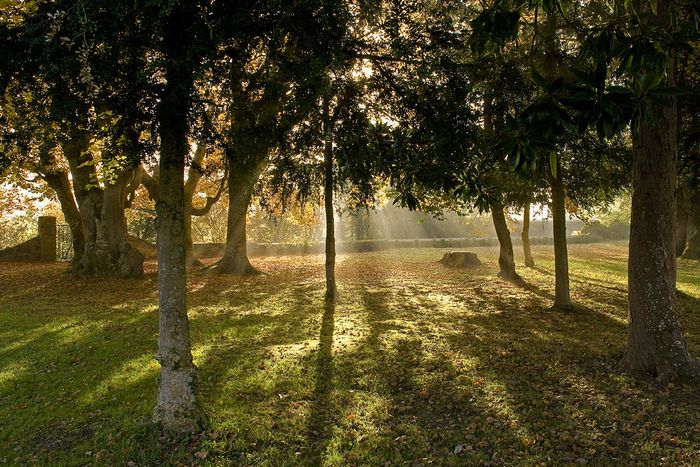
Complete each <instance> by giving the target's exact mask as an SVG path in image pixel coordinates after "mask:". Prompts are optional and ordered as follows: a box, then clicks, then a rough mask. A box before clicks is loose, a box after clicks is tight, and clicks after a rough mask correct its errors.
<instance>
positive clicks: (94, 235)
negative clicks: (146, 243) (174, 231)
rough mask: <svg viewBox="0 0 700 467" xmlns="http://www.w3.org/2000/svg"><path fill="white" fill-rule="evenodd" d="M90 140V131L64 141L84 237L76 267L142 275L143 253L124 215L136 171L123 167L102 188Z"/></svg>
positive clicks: (86, 271)
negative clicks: (130, 184) (126, 200)
mask: <svg viewBox="0 0 700 467" xmlns="http://www.w3.org/2000/svg"><path fill="white" fill-rule="evenodd" d="M89 144H90V138H89V135H87V134H83V135H79V136H77V137H75V138H74V139H72V140H71V141H68V142H65V143H63V144H62V148H63V153H64V155H65V157H66V159H67V160H68V165H69V167H70V170H71V175H72V177H73V191H74V192H75V199H76V200H77V202H78V210H79V213H80V220H81V228H82V233H83V239H84V243H83V250H82V253H81V254H80V255H79V258H80V259H79V260H77V261H75V262H74V264H73V270H74V271H75V272H77V273H78V274H83V275H88V276H96V275H99V276H103V275H115V276H119V277H142V276H143V255H141V253H139V252H138V250H136V248H134V246H133V245H132V244H131V242H130V241H129V237H128V235H127V233H126V218H125V216H124V203H125V199H126V188H127V186H128V185H129V183H130V181H131V178H132V177H133V174H134V171H133V169H126V170H123V171H122V172H121V173H120V174H118V176H117V178H116V180H114V183H111V184H108V185H107V186H105V188H104V189H101V188H100V187H98V186H97V180H98V177H97V171H96V168H95V163H94V161H93V158H92V154H90V153H89V152H87V149H88V146H89Z"/></svg>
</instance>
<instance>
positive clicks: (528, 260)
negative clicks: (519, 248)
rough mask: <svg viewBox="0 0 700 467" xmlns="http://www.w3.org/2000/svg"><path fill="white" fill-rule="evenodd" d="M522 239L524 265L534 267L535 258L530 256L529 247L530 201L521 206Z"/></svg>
mask: <svg viewBox="0 0 700 467" xmlns="http://www.w3.org/2000/svg"><path fill="white" fill-rule="evenodd" d="M520 238H521V239H522V241H523V254H524V255H525V266H527V267H528V268H534V267H535V259H534V258H533V257H532V250H531V249H530V202H529V201H528V202H527V203H525V207H524V208H523V231H522V233H521V234H520Z"/></svg>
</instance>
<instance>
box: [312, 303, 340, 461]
mask: <svg viewBox="0 0 700 467" xmlns="http://www.w3.org/2000/svg"><path fill="white" fill-rule="evenodd" d="M335 307H336V305H335V303H332V302H326V303H325V305H324V312H323V318H322V320H321V331H320V336H319V346H318V355H317V361H316V373H315V376H316V378H315V384H314V392H313V399H312V401H311V408H310V412H309V417H308V428H307V435H306V436H307V439H308V441H307V444H308V448H309V454H308V458H309V460H310V462H311V463H312V464H313V465H320V464H321V459H322V455H323V451H324V450H325V447H326V445H327V443H328V440H329V438H330V436H331V431H332V424H331V423H332V420H333V419H334V418H336V416H335V414H333V413H332V411H333V408H334V407H333V403H332V400H331V392H332V391H333V366H334V363H333V330H334V328H335V321H334V314H335Z"/></svg>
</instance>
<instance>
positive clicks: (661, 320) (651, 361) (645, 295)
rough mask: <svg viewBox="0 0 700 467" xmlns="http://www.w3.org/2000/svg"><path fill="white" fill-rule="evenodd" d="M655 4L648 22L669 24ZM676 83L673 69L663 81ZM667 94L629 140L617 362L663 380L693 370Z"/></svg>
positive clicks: (672, 110) (672, 108) (663, 8)
mask: <svg viewBox="0 0 700 467" xmlns="http://www.w3.org/2000/svg"><path fill="white" fill-rule="evenodd" d="M657 8H658V10H657V11H658V16H656V17H653V19H652V20H651V21H661V25H663V24H668V21H669V18H670V16H669V11H668V10H669V3H668V0H661V1H659V3H658V7H657ZM647 11H648V10H647ZM674 83H675V79H674V76H673V70H671V71H670V72H669V74H668V76H667V79H666V82H665V83H664V84H663V85H664V86H673V85H674ZM668 99H669V101H668V103H667V105H665V106H664V105H663V104H662V103H650V104H649V106H650V109H649V110H650V111H651V112H652V113H653V115H654V119H653V121H652V122H648V121H646V120H645V119H640V123H639V129H638V130H637V132H636V134H635V135H634V136H633V139H632V143H633V162H632V220H631V226H630V244H629V263H628V281H629V292H628V293H629V297H628V300H629V337H628V340H627V350H626V351H625V355H624V357H623V359H622V362H621V366H622V368H624V369H625V370H626V371H628V372H630V373H632V374H635V375H638V376H642V377H654V378H657V380H659V381H660V382H662V383H666V382H668V381H672V380H675V379H678V378H686V377H690V376H695V375H697V365H696V363H695V362H693V360H692V359H691V358H690V355H689V353H688V350H687V348H686V344H685V339H684V337H683V331H682V329H681V324H680V322H679V321H678V317H677V313H676V306H677V305H676V254H675V253H676V244H675V236H674V233H675V228H676V210H675V193H676V162H677V159H678V147H677V131H676V129H677V128H676V127H677V120H676V118H677V113H676V105H677V104H676V102H675V98H668Z"/></svg>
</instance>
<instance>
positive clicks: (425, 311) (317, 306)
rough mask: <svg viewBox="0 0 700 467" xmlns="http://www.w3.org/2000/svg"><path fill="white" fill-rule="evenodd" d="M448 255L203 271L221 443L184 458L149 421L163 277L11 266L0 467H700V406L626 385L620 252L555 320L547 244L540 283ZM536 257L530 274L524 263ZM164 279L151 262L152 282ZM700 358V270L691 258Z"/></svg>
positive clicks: (2, 324) (264, 261) (685, 303)
mask: <svg viewBox="0 0 700 467" xmlns="http://www.w3.org/2000/svg"><path fill="white" fill-rule="evenodd" d="M470 250H472V251H476V252H477V253H478V254H479V257H480V258H481V259H482V261H484V264H483V265H482V266H479V267H476V268H474V269H468V270H453V269H447V268H444V267H442V266H441V265H439V264H437V263H436V261H437V260H439V259H440V258H441V257H442V255H443V253H444V252H445V251H446V250H440V249H413V250H394V251H384V252H376V253H354V254H348V255H341V256H340V257H339V265H338V280H339V283H340V294H341V295H340V300H339V303H338V305H337V307H335V308H324V307H323V276H322V274H323V258H322V257H321V256H303V257H300V256H295V257H281V258H260V259H257V261H256V266H258V267H259V268H260V269H261V270H263V271H265V272H266V273H267V274H266V275H262V276H255V277H251V278H245V279H235V278H230V277H218V276H212V275H207V274H202V273H194V274H192V275H191V277H190V279H189V285H188V287H189V291H190V307H191V315H190V316H191V323H192V329H191V331H192V342H193V345H194V353H195V360H196V363H197V365H198V366H199V368H200V376H201V381H200V386H199V387H200V398H201V401H202V404H203V406H204V408H205V410H206V412H207V413H208V415H209V418H210V421H211V430H210V431H209V432H208V433H206V434H205V435H204V436H202V437H201V438H199V439H196V440H193V441H191V442H190V444H189V445H187V446H185V447H183V448H181V449H179V450H177V449H176V450H173V449H172V446H170V445H167V444H164V443H162V442H161V441H160V440H159V439H158V435H157V431H156V430H154V428H153V427H152V426H151V425H150V424H149V422H148V419H149V416H150V412H151V409H152V407H153V404H154V401H155V390H156V383H155V381H156V377H157V374H158V366H157V363H156V361H155V360H154V355H155V352H156V339H157V324H158V319H157V309H156V305H155V304H156V294H155V275H154V273H153V265H152V264H151V265H149V267H150V273H149V272H147V275H146V279H145V280H141V281H139V280H116V281H106V280H103V279H94V280H85V279H76V278H73V277H71V276H70V275H67V274H64V273H63V271H64V268H65V266H62V265H54V266H45V265H44V266H42V265H38V264H11V265H3V266H1V267H0V427H1V429H0V464H6V463H7V464H42V465H43V464H46V463H50V462H53V463H60V464H69V465H84V464H118V465H153V464H175V463H178V462H181V463H184V464H190V463H199V464H205V465H207V464H215V465H240V464H244V465H290V464H303V465H314V464H324V465H341V464H343V465H347V464H350V465H362V464H364V465H420V464H431V463H432V464H439V465H473V464H479V463H481V464H493V465H500V464H521V465H532V464H534V463H538V462H539V463H546V464H552V463H554V464H568V463H570V464H576V463H578V464H584V463H588V464H596V465H598V464H613V463H623V464H639V465H646V464H651V463H653V464H659V463H661V464H695V465H697V464H698V463H700V411H698V404H699V403H700V392H699V391H698V389H697V388H688V387H667V388H656V387H653V386H650V385H647V384H644V383H639V382H636V381H634V380H631V379H630V378H627V377H625V376H622V375H619V374H618V373H617V372H616V371H615V369H614V366H615V364H616V362H617V361H618V360H619V358H620V356H621V354H622V351H623V349H624V342H625V337H626V329H625V318H626V311H625V310H626V308H625V307H626V298H625V287H626V246H625V245H622V244H616V245H575V246H572V247H571V255H572V262H571V273H572V280H573V282H572V287H573V298H574V300H575V301H576V302H577V303H578V304H580V305H581V306H582V307H583V308H585V310H587V311H583V312H579V313H576V314H562V313H554V312H549V311H547V308H548V307H549V306H550V304H551V303H550V302H551V298H552V294H553V281H554V279H553V275H552V271H553V265H552V259H551V255H550V253H549V248H547V247H537V248H535V251H534V253H535V259H536V261H538V267H537V268H536V269H534V270H532V269H530V270H528V269H525V268H524V267H520V270H519V272H520V273H521V274H522V276H523V277H524V279H525V281H526V284H525V285H524V286H516V285H512V284H510V283H507V282H504V281H501V280H500V279H498V278H497V277H496V276H495V274H496V272H497V270H498V267H497V263H496V256H495V255H496V254H497V252H496V249H493V248H471V249H470ZM519 264H522V261H519ZM147 269H148V268H147ZM679 289H680V290H681V292H682V294H681V298H680V300H681V303H682V308H683V315H682V321H683V323H684V325H685V331H686V338H687V341H688V346H689V347H690V350H691V353H692V354H693V355H696V356H698V355H700V332H699V331H700V302H699V300H700V264H698V263H697V262H692V261H681V262H680V263H679Z"/></svg>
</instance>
